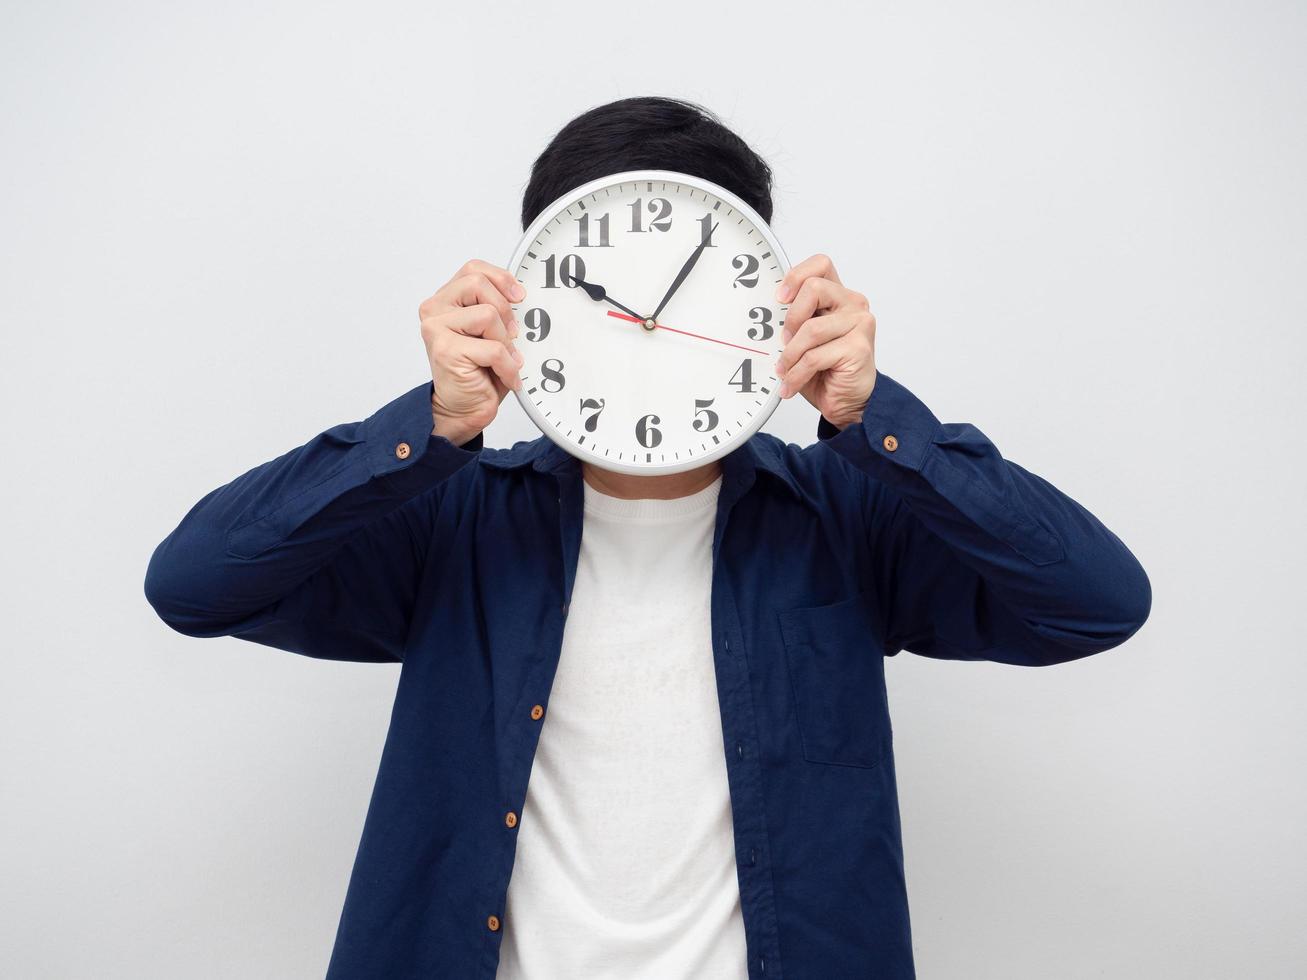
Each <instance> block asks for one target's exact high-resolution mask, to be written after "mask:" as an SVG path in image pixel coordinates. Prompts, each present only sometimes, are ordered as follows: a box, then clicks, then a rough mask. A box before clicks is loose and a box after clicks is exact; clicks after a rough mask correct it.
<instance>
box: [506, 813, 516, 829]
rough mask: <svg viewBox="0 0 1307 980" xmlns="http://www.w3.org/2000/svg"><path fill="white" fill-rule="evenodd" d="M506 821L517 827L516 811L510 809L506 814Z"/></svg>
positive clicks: (510, 825) (509, 824)
mask: <svg viewBox="0 0 1307 980" xmlns="http://www.w3.org/2000/svg"><path fill="white" fill-rule="evenodd" d="M504 823H505V824H507V825H508V826H509V827H516V826H517V814H516V813H514V812H513V811H512V810H509V811H508V812H507V813H506V814H504Z"/></svg>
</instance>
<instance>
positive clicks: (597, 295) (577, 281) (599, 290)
mask: <svg viewBox="0 0 1307 980" xmlns="http://www.w3.org/2000/svg"><path fill="white" fill-rule="evenodd" d="M568 278H570V279H571V280H572V285H574V286H579V287H581V289H583V290H584V291H585V294H586V295H587V296H589V297H590V298H591V299H592V300H594V301H595V302H596V303H607V304H608V305H609V306H615V307H617V308H618V309H619V310H622V311H624V312H626V313H629V314H631V316H633V317H636V318H637V319H640V320H643V319H644V317H642V316H640V314H639V313H636V312H635V310H633V309H631V308H630V307H629V306H623V305H622V304H621V303H619V302H617V300H615V299H613V298H612V297H611V296H609V295H608V290H606V289H604V287H603V286H601V285H599V284H598V283H595V282H586V281H585V280H584V279H582V278H581V277H580V276H569V277H568Z"/></svg>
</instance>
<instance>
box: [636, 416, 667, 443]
mask: <svg viewBox="0 0 1307 980" xmlns="http://www.w3.org/2000/svg"><path fill="white" fill-rule="evenodd" d="M661 421H662V420H661V419H659V418H658V416H657V415H645V416H643V417H642V418H641V419H640V421H639V422H636V423H635V441H636V442H638V443H639V444H640V445H642V446H644V448H645V449H654V448H656V447H657V446H658V444H659V443H660V442H662V441H663V434H662V433H661V432H660V431H658V429H656V428H654V426H656V425H658V423H659V422H661Z"/></svg>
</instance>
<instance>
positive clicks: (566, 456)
mask: <svg viewBox="0 0 1307 980" xmlns="http://www.w3.org/2000/svg"><path fill="white" fill-rule="evenodd" d="M478 460H479V462H481V463H484V464H485V465H486V466H493V467H496V468H498V469H505V470H507V469H518V468H521V467H523V466H527V465H528V464H529V465H530V466H531V467H532V468H533V469H535V470H537V471H538V472H541V473H572V474H573V475H576V476H579V475H580V472H581V461H580V460H579V459H577V458H576V457H575V456H573V455H572V454H571V453H569V452H568V451H567V450H566V449H564V448H563V447H562V446H560V445H558V444H557V443H556V442H554V441H553V440H552V439H550V438H548V437H547V436H544V435H541V436H538V437H536V438H535V439H532V440H530V441H526V440H524V441H521V442H517V443H514V444H513V445H512V446H511V447H510V448H508V449H482V450H481V452H480V454H479V457H478ZM720 462H721V464H722V473H723V477H724V478H726V479H728V480H729V482H731V483H738V484H739V485H741V487H743V488H745V489H747V488H748V486H749V485H751V484H752V483H753V480H754V476H755V474H756V473H757V472H758V471H760V470H761V471H762V472H764V473H767V474H769V475H770V476H771V477H772V478H773V479H774V480H775V481H776V482H777V483H778V484H780V485H781V486H783V487H784V488H785V489H786V490H787V491H788V492H789V493H790V494H791V495H792V496H793V497H794V498H795V499H796V500H798V501H799V502H801V503H808V502H809V501H808V496H807V494H805V493H804V492H803V491H802V489H800V487H799V484H798V481H797V480H795V478H794V474H793V473H792V472H791V471H790V468H789V467H788V466H786V465H785V458H784V453H783V445H782V444H781V443H779V442H777V441H775V440H771V439H764V438H762V437H760V436H759V435H753V436H750V437H749V438H748V439H747V440H745V443H744V445H742V446H740V447H738V448H736V449H734V450H732V451H731V452H729V453H727V454H726V455H725V456H723V457H721V459H720Z"/></svg>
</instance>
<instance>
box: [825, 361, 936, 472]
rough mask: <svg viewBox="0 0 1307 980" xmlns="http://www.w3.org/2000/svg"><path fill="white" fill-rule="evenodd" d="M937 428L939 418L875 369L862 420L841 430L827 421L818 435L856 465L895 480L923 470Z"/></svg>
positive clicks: (901, 387) (905, 390) (883, 373)
mask: <svg viewBox="0 0 1307 980" xmlns="http://www.w3.org/2000/svg"><path fill="white" fill-rule="evenodd" d="M939 429H940V421H939V419H938V418H936V417H935V413H934V412H932V411H931V410H930V409H929V408H927V407H926V405H925V403H924V402H922V401H921V399H919V398H918V397H917V396H916V395H914V394H913V393H912V392H910V391H909V390H908V389H907V388H905V387H904V386H903V385H901V384H899V382H897V381H895V380H894V379H893V378H891V377H890V376H889V375H888V374H886V373H885V372H883V371H877V372H876V383H875V384H874V385H873V386H872V389H871V397H870V398H868V399H867V404H866V406H865V407H864V408H863V410H862V419H861V421H859V422H854V423H851V424H850V425H847V426H845V428H844V429H843V430H839V429H837V428H836V426H835V425H834V424H833V423H831V422H830V421H829V420H827V419H825V418H823V419H822V420H821V422H820V423H819V424H818V427H817V435H818V437H819V438H821V439H823V441H824V442H825V443H826V445H827V446H829V447H830V448H831V449H833V450H835V452H837V453H839V454H840V455H841V456H844V457H845V458H846V459H848V460H849V461H850V462H852V463H853V464H855V465H856V466H859V467H861V468H862V469H865V470H867V471H869V472H871V473H872V474H873V475H875V476H877V477H880V478H881V479H883V480H885V481H886V482H894V481H896V480H902V479H908V478H910V477H908V476H907V475H906V474H908V473H920V472H921V468H922V467H923V466H924V465H925V462H926V459H927V456H928V455H929V453H930V452H931V449H932V448H933V446H934V443H935V436H936V435H937V434H938V432H939ZM823 432H825V433H835V434H829V435H823Z"/></svg>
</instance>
